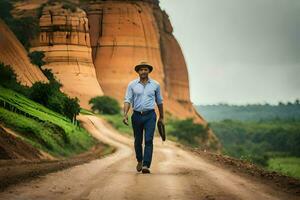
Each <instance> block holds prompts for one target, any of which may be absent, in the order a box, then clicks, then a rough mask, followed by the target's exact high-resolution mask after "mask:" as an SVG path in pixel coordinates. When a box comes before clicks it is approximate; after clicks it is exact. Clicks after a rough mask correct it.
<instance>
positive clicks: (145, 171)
mask: <svg viewBox="0 0 300 200" xmlns="http://www.w3.org/2000/svg"><path fill="white" fill-rule="evenodd" d="M142 172H143V174H149V173H150V169H149V167H147V166H143V168H142Z"/></svg>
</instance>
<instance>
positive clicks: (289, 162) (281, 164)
mask: <svg viewBox="0 0 300 200" xmlns="http://www.w3.org/2000/svg"><path fill="white" fill-rule="evenodd" d="M268 169H269V170H274V171H278V172H281V173H283V174H285V175H288V176H293V177H296V178H299V179H300V158H299V157H278V158H271V159H270V160H269V161H268Z"/></svg>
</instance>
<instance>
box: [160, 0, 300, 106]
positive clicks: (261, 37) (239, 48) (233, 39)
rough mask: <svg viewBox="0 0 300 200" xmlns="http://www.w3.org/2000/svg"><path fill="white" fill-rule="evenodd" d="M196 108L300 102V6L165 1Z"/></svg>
mask: <svg viewBox="0 0 300 200" xmlns="http://www.w3.org/2000/svg"><path fill="white" fill-rule="evenodd" d="M160 6H161V8H162V9H164V10H166V12H167V13H168V14H169V17H170V20H171V22H172V25H173V28H174V35H175V37H176V38H177V40H178V42H179V44H180V46H181V47H182V50H183V54H184V56H185V60H186V62H187V65H188V71H189V79H190V90H191V100H192V102H193V103H194V104H214V103H219V102H224V103H229V104H246V103H266V102H268V103H271V104H277V103H278V101H283V102H287V101H293V102H294V100H295V99H296V98H300V1H299V0H184V1H183V0H160Z"/></svg>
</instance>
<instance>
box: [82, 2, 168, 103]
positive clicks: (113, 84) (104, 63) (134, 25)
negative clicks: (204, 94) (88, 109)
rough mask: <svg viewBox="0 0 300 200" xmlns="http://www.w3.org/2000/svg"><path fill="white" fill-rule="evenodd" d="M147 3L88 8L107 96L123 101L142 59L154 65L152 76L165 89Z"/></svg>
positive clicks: (96, 61)
mask: <svg viewBox="0 0 300 200" xmlns="http://www.w3.org/2000/svg"><path fill="white" fill-rule="evenodd" d="M152 12H153V10H152V8H151V7H150V6H148V4H144V3H140V2H125V1H124V2H121V1H118V2H113V1H107V2H105V3H98V4H92V5H90V6H89V11H88V12H87V13H88V19H89V25H90V37H91V46H92V50H93V59H94V64H95V67H96V73H97V77H98V81H99V83H100V85H101V87H102V89H103V91H104V94H106V95H109V96H113V97H115V98H117V99H118V100H120V102H122V100H123V98H124V91H125V90H126V87H127V84H128V82H129V81H130V80H132V79H134V78H136V76H137V73H136V72H135V71H134V70H133V66H134V65H135V64H137V63H139V62H141V61H143V60H146V61H148V62H149V63H151V64H153V65H154V66H155V68H154V70H153V72H152V73H151V77H153V78H154V79H156V80H157V81H159V82H160V83H161V86H162V88H164V77H165V75H164V70H163V63H162V60H161V57H160V44H159V33H158V31H157V30H158V28H157V26H156V23H155V18H154V16H153V13H152Z"/></svg>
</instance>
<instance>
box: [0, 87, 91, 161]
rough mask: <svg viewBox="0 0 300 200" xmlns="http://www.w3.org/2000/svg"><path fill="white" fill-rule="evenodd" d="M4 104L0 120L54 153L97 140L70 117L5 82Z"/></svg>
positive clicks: (0, 92) (64, 153)
mask: <svg viewBox="0 0 300 200" xmlns="http://www.w3.org/2000/svg"><path fill="white" fill-rule="evenodd" d="M0 107H1V108H0V122H2V123H4V124H5V125H6V126H8V127H10V128H12V129H13V130H15V131H18V132H19V133H21V134H22V137H23V139H24V140H26V141H27V142H30V143H31V144H32V145H33V146H35V147H37V148H40V149H42V150H44V151H47V152H49V153H50V154H52V155H55V156H58V155H60V156H70V155H73V154H77V153H80V152H84V151H86V150H87V149H89V148H90V147H91V146H93V145H94V144H95V140H94V139H93V138H92V136H91V135H89V134H88V133H87V132H86V131H85V130H84V129H82V128H80V127H78V126H76V125H74V124H72V122H71V121H70V120H69V119H68V118H66V117H64V116H62V115H60V114H58V113H56V112H53V111H52V110H49V109H48V108H46V107H44V106H42V105H40V104H38V103H36V102H34V101H32V100H30V99H28V98H26V97H25V96H23V95H21V94H18V93H16V92H14V91H12V90H10V89H6V88H3V87H1V86H0Z"/></svg>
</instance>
